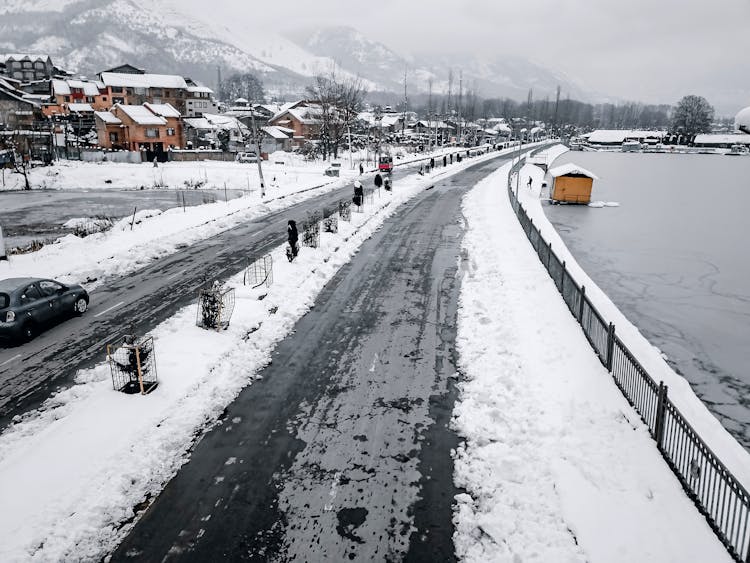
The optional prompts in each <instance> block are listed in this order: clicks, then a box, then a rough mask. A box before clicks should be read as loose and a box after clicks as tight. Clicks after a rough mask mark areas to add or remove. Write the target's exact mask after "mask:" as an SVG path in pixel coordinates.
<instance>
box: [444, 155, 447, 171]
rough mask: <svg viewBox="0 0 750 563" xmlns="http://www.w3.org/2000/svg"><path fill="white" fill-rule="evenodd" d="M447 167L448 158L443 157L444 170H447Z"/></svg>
mask: <svg viewBox="0 0 750 563" xmlns="http://www.w3.org/2000/svg"><path fill="white" fill-rule="evenodd" d="M446 166H448V157H447V156H445V155H443V168H445V167H446Z"/></svg>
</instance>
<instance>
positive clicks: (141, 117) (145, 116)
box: [115, 75, 167, 125]
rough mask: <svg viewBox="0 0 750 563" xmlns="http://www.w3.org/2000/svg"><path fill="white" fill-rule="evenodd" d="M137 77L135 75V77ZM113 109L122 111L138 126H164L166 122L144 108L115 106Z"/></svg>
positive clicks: (123, 105)
mask: <svg viewBox="0 0 750 563" xmlns="http://www.w3.org/2000/svg"><path fill="white" fill-rule="evenodd" d="M135 76H137V75H135ZM115 108H117V109H118V110H119V111H122V112H123V113H124V114H125V115H127V116H128V117H129V118H130V119H132V120H133V121H135V122H136V123H137V124H138V125H166V124H167V120H166V119H164V118H163V117H161V116H160V115H154V114H153V113H152V112H150V111H149V109H148V108H147V107H145V106H129V105H125V104H115Z"/></svg>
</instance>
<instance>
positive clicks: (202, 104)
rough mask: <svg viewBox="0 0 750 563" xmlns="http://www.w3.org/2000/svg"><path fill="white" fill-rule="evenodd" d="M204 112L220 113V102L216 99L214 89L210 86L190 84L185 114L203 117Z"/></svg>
mask: <svg viewBox="0 0 750 563" xmlns="http://www.w3.org/2000/svg"><path fill="white" fill-rule="evenodd" d="M204 113H212V114H214V113H219V104H217V103H216V100H214V91H213V90H211V88H209V87H208V86H200V85H198V84H188V87H187V97H186V99H185V116H186V117H202V116H203V114H204Z"/></svg>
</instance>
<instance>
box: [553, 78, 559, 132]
mask: <svg viewBox="0 0 750 563" xmlns="http://www.w3.org/2000/svg"><path fill="white" fill-rule="evenodd" d="M559 107H560V85H559V84H558V85H557V92H556V93H555V117H554V118H553V119H552V127H553V129H554V130H555V132H557V129H558V128H557V110H558V108H559Z"/></svg>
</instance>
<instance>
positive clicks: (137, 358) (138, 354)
mask: <svg viewBox="0 0 750 563" xmlns="http://www.w3.org/2000/svg"><path fill="white" fill-rule="evenodd" d="M135 364H136V366H137V367H138V385H140V387H141V395H145V394H146V392H145V391H144V389H143V372H142V371H141V349H140V347H138V346H136V347H135Z"/></svg>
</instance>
